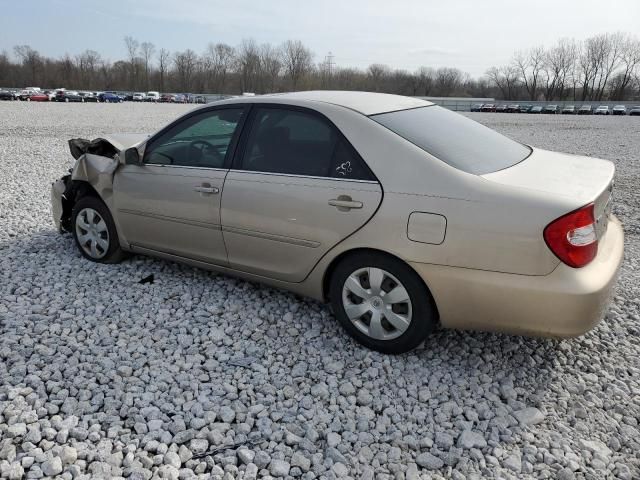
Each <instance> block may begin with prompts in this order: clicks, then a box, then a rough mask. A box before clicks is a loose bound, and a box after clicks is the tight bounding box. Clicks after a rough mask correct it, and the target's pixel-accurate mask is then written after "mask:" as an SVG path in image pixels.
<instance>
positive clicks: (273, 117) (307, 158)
mask: <svg viewBox="0 0 640 480" xmlns="http://www.w3.org/2000/svg"><path fill="white" fill-rule="evenodd" d="M241 169H242V170H248V171H253V172H268V173H283V174H289V175H303V176H312V177H331V178H342V179H353V180H371V179H372V175H371V173H370V171H369V169H368V168H367V167H366V166H365V165H364V163H363V161H362V160H361V159H360V157H359V156H358V155H357V153H356V152H355V151H354V150H353V147H351V145H349V144H348V143H347V142H346V140H345V139H344V138H343V137H342V135H340V134H339V132H338V131H337V130H336V129H335V127H333V126H332V125H331V124H329V123H328V122H327V121H326V120H324V119H323V118H321V117H320V116H318V115H313V114H311V113H307V112H303V111H298V110H287V109H283V108H282V109H281V108H257V109H256V113H255V116H254V120H253V126H252V127H251V131H250V133H249V137H248V139H247V144H246V148H245V150H244V155H243V158H242V162H241Z"/></svg>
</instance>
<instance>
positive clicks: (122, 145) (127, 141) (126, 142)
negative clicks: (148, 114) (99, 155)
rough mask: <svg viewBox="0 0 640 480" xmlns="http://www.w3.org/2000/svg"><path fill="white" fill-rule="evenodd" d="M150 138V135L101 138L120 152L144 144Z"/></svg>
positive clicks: (135, 134)
mask: <svg viewBox="0 0 640 480" xmlns="http://www.w3.org/2000/svg"><path fill="white" fill-rule="evenodd" d="M150 136H151V134H150V133H114V134H112V135H103V136H102V137H100V138H102V139H103V140H106V141H107V142H109V143H110V144H111V145H113V146H114V148H116V149H117V150H118V151H122V150H126V149H127V148H131V147H133V146H136V145H137V144H139V143H142V142H143V141H145V140H146V139H147V138H149V137H150Z"/></svg>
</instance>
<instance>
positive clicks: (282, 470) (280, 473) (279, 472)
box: [269, 459, 291, 477]
mask: <svg viewBox="0 0 640 480" xmlns="http://www.w3.org/2000/svg"><path fill="white" fill-rule="evenodd" d="M290 468H291V466H290V465H289V464H288V463H287V462H285V461H283V460H277V459H273V460H271V463H270V464H269V473H271V475H273V476H274V477H286V476H287V475H289V469H290Z"/></svg>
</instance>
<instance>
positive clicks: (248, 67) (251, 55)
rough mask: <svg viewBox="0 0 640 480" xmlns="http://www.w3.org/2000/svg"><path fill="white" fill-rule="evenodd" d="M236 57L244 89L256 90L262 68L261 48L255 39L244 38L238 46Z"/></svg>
mask: <svg viewBox="0 0 640 480" xmlns="http://www.w3.org/2000/svg"><path fill="white" fill-rule="evenodd" d="M236 59H237V65H238V73H239V75H240V86H241V88H242V91H243V92H252V91H254V90H255V89H256V86H257V83H258V81H257V77H258V73H259V70H260V50H259V49H258V45H257V44H256V42H255V40H253V39H245V40H243V41H242V43H241V44H240V46H239V47H238V53H237V56H236Z"/></svg>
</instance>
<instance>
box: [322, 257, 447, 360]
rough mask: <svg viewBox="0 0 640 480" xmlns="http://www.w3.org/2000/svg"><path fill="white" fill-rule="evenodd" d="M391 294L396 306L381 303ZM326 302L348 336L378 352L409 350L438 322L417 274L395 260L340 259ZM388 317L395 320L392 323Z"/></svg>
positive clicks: (428, 293)
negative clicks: (328, 300)
mask: <svg viewBox="0 0 640 480" xmlns="http://www.w3.org/2000/svg"><path fill="white" fill-rule="evenodd" d="M370 273H371V274H372V275H369V274H370ZM372 276H373V277H374V280H373V281H372V280H371V277H372ZM376 279H379V280H381V281H379V280H376ZM377 285H380V288H379V289H378V287H377ZM398 288H401V289H402V288H403V289H404V291H403V290H398ZM392 291H395V292H396V294H394V297H397V298H394V299H395V300H398V301H394V302H392V301H391V299H390V298H389V299H388V300H385V295H390V294H391V292H392ZM354 292H359V293H360V294H361V295H362V296H358V295H357V294H356V293H354ZM378 292H381V293H380V294H378ZM404 294H406V295H404ZM329 297H330V300H331V305H332V307H333V311H334V314H335V316H336V318H337V320H338V321H339V322H340V324H341V325H342V327H343V328H344V329H345V330H346V331H347V333H348V334H349V335H351V337H353V338H354V339H355V340H356V341H357V342H359V343H360V344H362V345H364V346H365V347H367V348H370V349H372V350H376V351H378V352H382V353H391V354H398V353H405V352H408V351H410V350H413V349H414V348H415V347H417V346H418V345H420V343H422V341H423V340H424V339H425V338H426V337H427V336H428V335H429V333H431V332H432V331H433V330H434V329H435V328H436V326H437V322H438V312H437V309H436V306H435V302H434V300H433V297H432V296H431V293H430V292H429V290H428V288H427V287H426V286H425V284H424V283H423V281H422V280H421V278H420V277H419V276H418V274H417V273H416V272H414V271H413V270H412V269H411V268H410V267H409V266H408V265H407V264H405V263H403V262H401V261H400V260H398V259H396V258H394V257H391V256H388V255H384V254H381V253H376V252H359V253H354V254H352V255H349V256H347V257H346V258H344V259H343V260H342V261H341V262H340V263H339V264H338V265H337V266H336V268H335V270H334V271H333V274H332V275H331V279H330V286H329ZM405 298H406V300H405ZM347 310H348V311H349V312H350V315H351V316H350V315H349V314H348V313H347ZM386 312H389V314H387V313H386ZM389 318H393V319H394V320H393V324H392V323H391V321H389ZM407 320H408V321H407ZM372 322H375V323H372ZM398 327H399V328H398Z"/></svg>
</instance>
